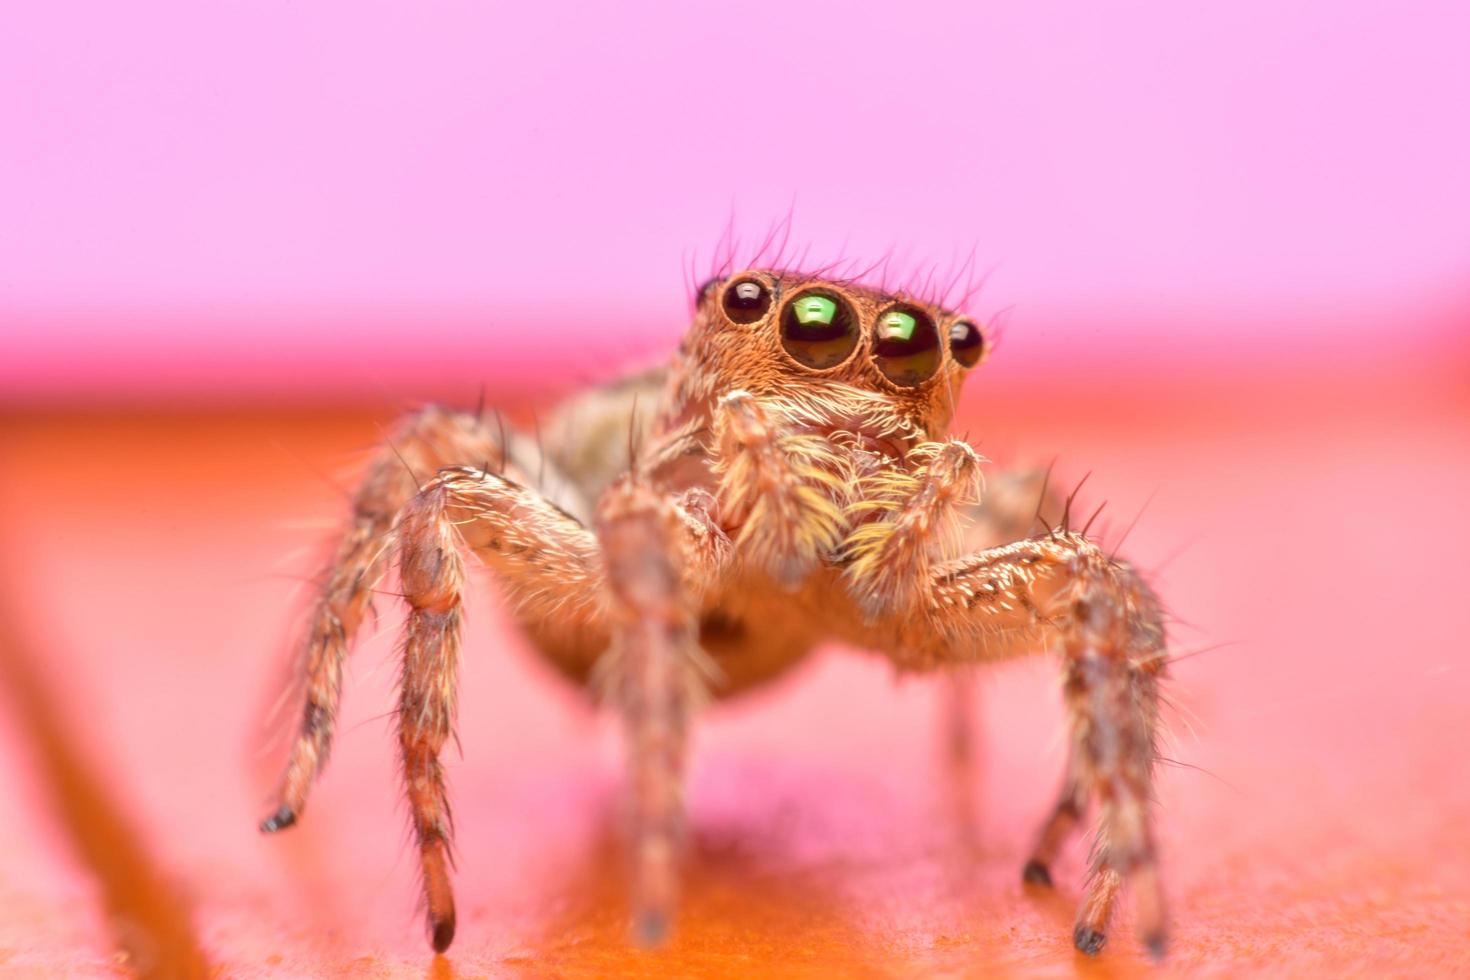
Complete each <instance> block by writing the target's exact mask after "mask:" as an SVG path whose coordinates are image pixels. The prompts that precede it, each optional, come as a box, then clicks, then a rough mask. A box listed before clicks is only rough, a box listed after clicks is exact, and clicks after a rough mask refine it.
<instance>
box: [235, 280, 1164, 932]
mask: <svg viewBox="0 0 1470 980" xmlns="http://www.w3.org/2000/svg"><path fill="white" fill-rule="evenodd" d="M986 346H987V345H986V339H985V337H984V334H983V332H982V331H981V330H980V329H979V327H977V326H976V325H975V324H974V323H973V322H972V321H969V320H968V319H967V318H965V317H963V316H960V315H958V314H955V313H953V312H950V311H947V310H943V309H940V308H939V307H938V306H937V305H935V304H931V303H925V302H923V301H921V300H919V299H915V298H913V297H907V296H901V295H889V294H885V293H883V292H880V291H878V290H874V289H870V288H865V287H861V286H856V285H853V284H851V283H846V282H833V281H827V280H822V279H818V278H814V277H808V276H800V275H794V274H790V273H784V272H771V271H765V270H751V271H748V272H745V273H741V274H738V275H734V276H730V277H727V278H724V279H720V280H716V281H714V282H712V283H710V284H708V285H707V286H706V287H705V289H704V290H703V291H702V292H701V295H700V297H699V301H698V304H697V309H696V313H695V318H694V322H693V324H692V326H691V328H690V330H689V332H688V333H687V335H686V336H685V339H684V341H683V343H682V344H681V345H680V349H679V352H678V354H677V355H676V357H675V358H674V360H673V363H672V365H671V366H670V367H669V369H668V370H667V371H657V372H651V373H648V374H645V375H641V376H638V377H636V378H632V379H629V380H627V381H624V382H621V383H619V384H617V385H613V386H609V387H607V388H603V389H597V390H595V391H592V392H589V393H588V394H586V395H584V396H581V397H579V398H577V399H574V400H572V401H571V402H569V403H567V404H566V405H565V406H563V408H562V409H561V410H560V413H559V415H558V417H557V418H556V419H554V420H553V421H552V423H551V424H550V425H549V426H548V428H547V437H546V438H545V439H544V440H543V439H536V440H532V439H528V438H527V437H525V436H524V435H521V434H518V433H515V432H508V431H506V430H504V429H503V428H501V427H500V426H497V425H491V424H487V423H486V421H485V420H483V419H481V418H478V417H474V416H468V415H461V414H455V413H449V412H445V411H443V410H439V409H430V410H427V411H426V412H424V413H421V414H420V415H418V416H415V417H414V418H412V419H410V420H408V421H407V422H406V423H405V424H404V426H403V427H402V429H400V431H399V432H397V433H396V434H395V436H394V437H393V438H392V440H391V442H392V444H393V446H392V449H391V450H390V451H386V452H384V453H383V455H382V456H381V457H380V459H379V460H378V462H377V463H376V464H375V465H374V467H373V468H372V469H371V470H370V472H369V474H368V476H367V478H366V480H365V482H364V484H363V487H362V489H361V490H360V492H359V494H358V497H357V500H356V503H355V506H354V515H353V518H352V521H351V523H350V524H349V526H348V528H347V531H346V532H345V534H344V536H343V539H342V541H341V542H340V543H339V545H338V547H337V551H336V554H335V557H334V559H333V561H332V562H331V564H330V565H329V567H328V569H327V573H326V578H325V580H324V582H323V586H322V590H321V593H320V595H319V597H318V600H317V603H316V605H315V607H314V609H313V613H312V617H311V625H310V632H309V636H308V642H307V645H306V653H305V662H304V671H303V677H304V688H305V708H304V712H303V716H302V724H301V732H300V735H299V737H298V739H297V742H296V745H295V747H294V749H293V754H292V758H291V761H290V763H289V765H288V768H287V771H286V775H285V778H284V783H283V788H282V794H281V804H280V806H279V808H278V809H277V811H276V812H275V813H274V814H273V815H272V816H271V817H270V818H268V819H267V820H266V821H265V823H264V824H263V829H265V830H267V831H274V830H279V829H282V828H284V827H286V826H289V825H290V824H292V823H294V821H295V820H296V818H297V815H298V814H299V813H300V812H301V809H302V807H303V806H304V804H305V800H306V796H307V792H308V789H309V787H310V784H311V781H312V779H313V778H314V777H315V775H316V774H317V773H318V771H319V770H320V768H321V766H322V764H323V763H324V762H325V759H326V756H327V752H328V749H329V747H330V739H331V734H332V729H333V724H334V721H335V718H336V714H337V706H338V703H339V699H340V692H341V673H342V665H343V662H344V660H345V657H346V655H347V650H348V647H349V645H350V643H351V641H352V639H353V636H354V634H355V633H356V631H357V628H358V626H359V624H360V623H361V621H362V618H363V615H364V613H365V611H366V609H367V606H368V603H369V599H370V596H371V594H372V590H373V587H374V585H375V583H376V582H377V581H378V580H379V579H380V578H381V576H382V575H383V573H384V572H385V570H386V566H387V565H388V563H389V562H390V561H391V560H393V559H394V558H396V561H397V565H398V570H399V574H400V578H401V580H402V586H403V594H404V597H405V599H406V600H407V604H408V622H407V625H406V628H405V641H404V653H403V675H402V693H401V699H400V705H399V725H400V744H401V751H402V757H403V766H404V778H405V782H406V785H407V789H408V798H409V803H410V809H411V812H412V815H413V822H414V831H415V836H416V839H417V842H418V846H419V850H420V857H421V861H422V864H423V870H424V881H425V894H426V897H427V904H428V917H429V926H430V931H431V934H432V939H433V944H434V947H435V948H436V949H438V950H442V949H444V948H446V947H447V946H448V944H449V942H450V940H451V939H452V937H453V932H454V922H455V919H454V907H453V898H452V895H451V892H450V887H449V879H448V871H447V868H448V858H447V846H448V836H449V827H448V817H447V813H448V811H447V800H446V793H445V787H444V783H443V777H442V771H441V769H440V766H439V761H438V756H439V751H440V749H441V748H442V746H443V744H444V742H445V740H446V739H447V738H448V737H449V735H450V733H451V726H452V721H453V714H454V706H455V701H454V677H455V667H456V663H457V659H458V656H459V649H460V647H459V643H460V600H461V596H462V592H463V588H464V584H465V583H464V566H463V561H464V556H465V554H466V553H467V552H468V553H471V554H473V555H474V556H476V557H477V558H478V559H479V560H480V561H481V562H482V563H483V564H484V565H486V566H488V567H489V568H490V569H491V570H492V571H493V572H494V573H495V576H496V578H497V579H498V580H499V582H500V584H501V586H502V588H503V590H504V591H505V593H506V594H507V596H508V598H509V600H510V601H511V603H512V604H513V607H514V609H515V610H516V614H517V617H518V619H519V621H520V623H521V624H522V626H523V627H524V629H525V630H526V631H527V633H528V635H529V636H530V638H531V640H532V641H533V643H534V644H535V645H536V647H537V648H538V649H539V650H540V651H541V652H542V653H543V654H544V655H545V657H546V659H547V660H548V661H549V662H551V663H552V664H554V665H555V666H556V667H557V668H558V669H559V670H560V671H562V672H563V673H564V674H565V675H566V676H568V678H569V679H571V680H572V681H573V682H575V683H577V684H579V685H581V686H583V687H584V688H587V689H588V690H591V691H594V692H596V693H598V694H599V695H600V696H601V697H603V698H606V699H607V700H608V701H609V702H610V703H611V704H613V705H614V706H615V707H616V708H617V709H618V710H619V711H620V712H621V713H622V716H623V719H624V725H625V731H626V738H627V748H628V755H629V770H628V777H629V786H628V789H629V795H630V803H631V806H630V811H631V814H632V829H631V836H632V846H633V849H634V868H635V875H634V880H635V886H634V887H635V893H634V896H633V904H634V921H635V934H636V935H637V936H638V937H639V938H640V939H641V940H642V941H645V942H656V941H658V940H659V939H660V938H661V937H662V936H663V935H664V933H665V931H666V929H667V925H668V922H669V919H670V917H671V915H672V913H673V911H674V906H675V900H676V894H677V879H678V872H677V865H678V852H679V843H680V840H681V837H682V830H683V805H682V772H683V761H684V752H685V742H686V733H687V730H688V727H689V725H690V723H691V721H692V719H693V717H694V715H695V714H696V712H697V710H698V707H699V705H700V704H701V703H702V702H703V701H704V699H706V698H708V697H725V696H729V695H731V694H735V693H738V692H740V691H742V690H746V689H748V688H750V687H751V686H753V685H756V684H759V683H761V682H763V681H766V680H768V679H770V678H772V677H774V676H776V675H778V674H780V673H781V672H782V671H784V670H786V669H788V668H789V667H790V666H792V665H793V664H794V663H796V662H797V661H799V660H800V659H801V658H802V657H803V656H805V655H806V654H807V653H808V652H809V651H810V650H811V649H812V648H813V647H814V646H815V645H816V644H818V643H820V642H823V641H825V640H829V639H836V640H840V641H844V642H846V643H848V644H850V645H852V646H855V647H859V648H865V649H868V650H872V651H874V652H876V653H879V654H882V655H885V656H887V657H888V658H890V659H891V660H892V661H893V662H894V663H895V664H896V665H897V666H898V667H899V668H901V669H906V670H928V669H934V668H938V667H944V666H955V665H964V664H973V663H976V662H981V661H986V660H993V659H998V658H1002V657H1008V656H1015V655H1019V654H1026V653H1033V652H1040V651H1045V650H1055V651H1057V652H1059V653H1060V654H1061V658H1062V661H1063V665H1064V672H1065V677H1066V684H1065V692H1066V696H1067V706H1068V709H1069V717H1070V727H1071V755H1070V759H1069V763H1068V771H1067V773H1066V776H1065V778H1064V783H1063V790H1062V793H1061V795H1060V798H1059V800H1058V801H1057V803H1056V805H1055V807H1054V809H1053V812H1052V815H1051V816H1050V818H1049V819H1048V820H1047V821H1046V823H1045V824H1044V826H1043V827H1042V830H1041V833H1040V835H1039V837H1038V842H1037V846H1036V848H1035V850H1034V852H1033V854H1032V855H1031V859H1030V861H1028V862H1027V864H1026V868H1025V877H1026V880H1027V881H1029V882H1032V883H1034V884H1042V885H1049V884H1050V874H1049V870H1048V866H1049V864H1050V863H1051V861H1052V859H1053V858H1054V857H1055V855H1056V852H1057V850H1058V849H1059V848H1060V846H1061V845H1062V843H1063V842H1064V841H1065V839H1066V838H1067V836H1068V835H1069V833H1070V832H1071V831H1072V829H1073V828H1074V827H1075V825H1076V824H1077V823H1078V822H1079V820H1080V819H1081V817H1082V816H1083V815H1084V813H1085V810H1086V807H1087V805H1088V803H1089V801H1092V800H1095V801H1096V802H1097V803H1098V839H1097V847H1096V858H1095V865H1094V870H1093V873H1092V876H1091V878H1090V880H1089V883H1088V887H1087V890H1086V893H1085V895H1084V898H1083V901H1082V905H1081V908H1080V909H1079V912H1078V919H1077V925H1076V929H1075V933H1074V937H1073V938H1074V942H1075V943H1076V945H1077V947H1078V948H1079V949H1081V950H1083V951H1084V952H1089V953H1094V952H1097V951H1098V950H1099V949H1100V948H1101V947H1102V944H1103V942H1104V941H1105V938H1106V930H1107V924H1108V922H1109V920H1110V917H1111V914H1112V911H1113V907H1114V905H1115V902H1116V898H1117V895H1118V892H1119V890H1120V887H1121V885H1122V884H1123V883H1124V881H1125V880H1130V879H1131V881H1132V884H1133V887H1134V889H1135V891H1136V894H1137V900H1138V912H1139V928H1140V932H1141V934H1142V936H1143V938H1144V940H1145V942H1146V943H1147V944H1148V946H1149V947H1150V949H1151V950H1153V951H1154V952H1155V953H1159V952H1161V951H1162V948H1163V942H1164V914H1163V903H1162V899H1161V897H1160V889H1159V883H1158V878H1157V875H1156V872H1155V859H1154V845H1153V838H1152V831H1151V821H1150V814H1149V811H1150V807H1151V802H1150V786H1151V776H1152V768H1153V763H1154V755H1155V753H1154V739H1155V728H1156V724H1157V683H1158V678H1159V676H1160V675H1161V674H1162V671H1163V668H1164V665H1165V663H1166V659H1167V658H1166V655H1165V651H1164V635H1163V629H1162V625H1161V613H1160V609H1159V605H1158V603H1157V601H1156V600H1155V599H1154V597H1153V595H1152V594H1151V592H1150V591H1149V590H1148V589H1147V588H1146V586H1144V584H1143V583H1142V582H1141V581H1140V580H1139V578H1138V576H1137V575H1136V574H1135V573H1134V572H1133V571H1132V570H1131V569H1130V568H1129V567H1128V566H1126V565H1124V564H1122V563H1120V562H1117V561H1114V560H1113V559H1112V558H1111V557H1110V556H1107V555H1104V554H1103V553H1102V552H1101V551H1100V550H1099V549H1098V548H1097V547H1096V546H1095V545H1094V544H1093V543H1092V542H1090V541H1089V540H1088V539H1087V538H1086V536H1085V533H1077V532H1075V531H1073V530H1071V529H1070V528H1069V527H1067V526H1066V524H1067V521H1066V520H1065V519H1064V520H1063V522H1062V525H1063V526H1061V527H1053V526H1049V525H1048V526H1046V527H1044V528H1043V530H1042V531H1041V533H1038V534H1035V535H1030V534H1029V532H1030V530H1031V528H1032V527H1033V526H1034V525H1033V518H1034V516H1035V514H1036V513H1037V512H1038V511H1040V510H1041V506H1040V503H1041V502H1040V501H1039V500H1038V497H1040V496H1043V495H1044V492H1045V491H1044V486H1041V485H1039V484H1040V483H1041V481H1040V480H1038V479H1036V478H1035V477H1032V476H1026V475H1016V474H1007V475H1002V477H1001V479H1000V480H999V482H998V485H997V486H996V487H995V488H994V492H992V493H990V494H985V495H983V500H982V493H981V487H982V481H981V472H980V464H981V462H982V461H981V459H980V457H979V456H978V455H977V454H976V453H975V451H974V450H973V449H971V448H970V446H969V445H968V444H966V443H964V442H962V441H957V440H952V439H950V438H949V432H948V429H949V424H950V421H951V418H952V415H953V410H954V404H955V397H956V394H957V392H958V389H959V386H960V384H961V383H962V382H963V380H964V378H965V376H966V375H967V374H968V372H969V370H970V369H971V368H973V367H974V366H975V365H976V364H977V363H978V362H979V360H980V359H981V355H982V354H983V353H984V352H985V349H986ZM416 474H417V475H416ZM429 474H436V475H434V476H433V477H432V478H428V476H429ZM1006 542H1013V543H1006Z"/></svg>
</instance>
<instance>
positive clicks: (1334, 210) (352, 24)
mask: <svg viewBox="0 0 1470 980" xmlns="http://www.w3.org/2000/svg"><path fill="white" fill-rule="evenodd" d="M1467 38H1470V5H1467V4H1464V3H1461V2H1444V3H1409V4H1393V5H1390V4H1378V3H1361V2H1360V3H1325V2H1319V3H1297V4H1279V3H1273V2H1264V0H1254V2H1243V3H1241V2H1237V3H1231V4H1217V5H1208V6H1206V5H1193V4H1191V5H1181V4H1172V3H1165V2H1160V0H1151V2H1143V3H1133V4H1127V5H1116V6H1110V7H1109V8H1108V9H1106V10H1105V9H1103V8H1099V7H1092V6H1088V5H1081V4H1057V3H1045V4H1022V3H1011V4H1004V5H1000V4H971V3H963V2H954V3H944V4H936V5H923V4H918V5H914V4H910V5H904V6H903V7H902V9H899V8H895V7H894V6H892V5H890V4H883V3H877V2H868V3H802V4H790V3H786V2H778V3H743V4H739V5H731V6H729V7H725V8H723V9H717V8H715V7H713V6H707V5H695V4H682V3H637V4H627V3H620V4H615V5H614V4H608V5H600V4H569V3H564V2H552V3H536V4H494V5H492V4H486V3H480V2H477V3H467V2H457V3H449V2H445V3H436V4H432V5H390V4H381V3H368V4H363V3H345V2H314V3H282V2H251V3H225V2H216V3H197V2H182V0H143V2H140V3H135V4H125V5H108V4H96V3H90V4H79V3H66V2H62V3H50V4H23V5H12V7H11V9H9V10H8V11H7V13H6V15H5V17H4V25H3V28H0V133H3V137H0V138H3V147H4V151H3V153H0V391H3V392H5V393H6V394H5V396H3V397H8V398H9V399H12V400H15V399H19V400H21V401H22V402H24V401H28V400H31V399H34V398H43V399H54V398H58V397H59V398H63V399H66V400H73V399H77V398H86V397H95V396H104V397H114V396H118V395H127V396H130V397H143V398H154V397H158V396H164V397H172V396H177V395H194V396H206V397H213V396H218V395H221V394H229V393H236V394H241V393H243V394H254V395H257V396H258V395H261V394H263V393H267V392H273V393H275V394H277V395H280V394H288V395H300V394H302V393H310V394H313V395H316V394H326V395H332V396H341V395H344V394H353V393H357V394H367V395H368V396H369V397H374V398H376V397H378V396H380V395H382V394H396V393H400V392H401V391H403V390H418V389H422V388H424V387H426V386H429V385H430V384H431V383H432V382H433V380H434V379H442V380H444V381H445V383H458V382H469V381H473V382H475V383H478V382H479V381H485V382H486V383H488V384H492V385H494V384H498V383H512V382H517V381H518V382H519V383H522V384H525V383H527V381H528V379H535V378H539V377H543V376H547V375H555V376H558V377H567V376H569V374H570V373H575V372H578V371H588V370H596V369H597V368H599V367H600V366H605V365H606V364H607V363H608V361H609V360H610V359H611V358H614V357H617V358H625V357H630V356H634V355H637V354H639V353H642V352H657V351H660V350H662V349H666V348H667V346H668V344H669V342H670V341H671V339H672V338H673V337H674V336H676V335H677V333H678V332H679V330H680V327H681V325H682V321H683V318H684V316H685V314H686V285H685V281H684V280H685V276H686V269H687V267H688V266H689V265H690V264H691V262H693V263H697V264H699V266H700V268H704V267H706V266H707V265H708V261H709V256H710V253H711V252H712V251H713V248H714V246H715V244H716V241H717V240H718V238H719V236H720V233H721V231H722V229H723V228H724V226H725V224H726V222H727V221H728V220H729V219H730V218H731V217H732V215H733V217H734V219H735V222H736V226H737V228H738V229H739V230H740V231H741V232H742V233H743V234H744V236H745V238H746V240H747V241H750V240H752V239H757V238H759V237H761V235H763V234H764V233H765V231H766V230H767V228H769V227H770V225H771V223H772V222H773V221H776V220H779V219H780V218H781V217H782V216H784V215H785V214H786V213H787V212H788V210H790V209H792V208H793V207H794V212H795V230H794V233H793V241H794V242H795V243H796V244H797V245H799V246H802V247H805V246H810V248H811V255H812V256H813V257H814V258H818V259H821V260H826V259H829V258H832V257H834V256H837V255H846V256H851V257H854V258H857V259H876V258H878V257H880V256H882V255H883V254H886V253H888V252H889V251H890V250H891V251H892V253H893V254H894V256H895V257H896V259H897V261H898V263H899V264H900V265H905V266H907V267H909V268H923V267H925V266H926V265H927V264H930V263H933V264H935V265H937V266H938V267H939V268H940V270H941V271H944V270H946V269H948V268H949V267H950V266H952V265H953V264H955V263H957V262H959V261H961V260H963V259H964V258H965V257H966V256H967V255H969V254H970V253H971V251H972V250H973V252H974V254H975V257H976V266H977V268H978V269H979V270H980V271H981V272H989V273H990V277H989V279H988V280H987V283H986V286H985V288H984V290H983V291H982V293H981V295H980V297H979V298H978V300H977V301H976V303H975V304H974V306H975V309H974V312H976V313H977V314H979V315H981V316H989V315H992V314H994V313H996V312H997V311H999V310H1001V309H1010V310H1011V311H1012V312H1011V313H1010V327H1009V331H1008V336H1007V338H1006V342H1007V347H1008V348H1009V349H1008V351H1007V352H1006V354H1007V358H1008V359H1009V360H1010V363H1012V364H1013V365H1016V366H1017V369H1019V370H1026V369H1028V366H1029V368H1033V369H1034V368H1036V367H1038V366H1040V365H1042V364H1043V363H1046V364H1052V365H1064V366H1071V367H1073V368H1078V369H1085V368H1087V367H1089V366H1092V365H1096V364H1099V363H1103V364H1106V365H1108V366H1109V368H1110V369H1111V370H1124V369H1126V368H1127V367H1128V366H1129V365H1134V366H1142V367H1143V368H1145V369H1153V368H1154V367H1156V366H1157V365H1158V364H1159V363H1170V364H1181V365H1183V366H1185V367H1189V366H1194V367H1201V366H1210V365H1218V364H1221V363H1227V364H1241V363H1246V362H1251V363H1260V362H1266V363H1271V362H1276V361H1282V360H1284V361H1288V362H1292V363H1296V362H1301V361H1303V360H1304V359H1305V360H1311V361H1314V362H1315V363H1319V364H1320V363H1323V361H1322V360H1321V359H1326V360H1325V362H1326V363H1329V364H1331V363H1334V362H1335V361H1336V360H1343V359H1346V360H1354V361H1358V362H1363V363H1370V364H1371V363H1374V362H1376V361H1379V360H1381V359H1385V358H1389V359H1392V358H1401V357H1408V358H1413V359H1423V358H1425V357H1427V356H1433V352H1435V351H1436V350H1439V349H1442V348H1443V346H1444V345H1445V344H1446V343H1447V342H1453V343H1455V344H1457V345H1458V344H1459V340H1458V338H1460V337H1461V336H1462V335H1463V334H1464V333H1465V332H1466V322H1467V318H1466V316H1465V314H1466V311H1467V310H1470V276H1467V272H1470V180H1467V177H1466V175H1467V174H1470V126H1467V125H1466V124H1465V118H1466V117H1465V112H1466V105H1467V103H1470V58H1467V57H1466V56H1465V52H1466V40H1467ZM1456 349H1457V350H1463V348H1461V347H1458V346H1457V348H1456Z"/></svg>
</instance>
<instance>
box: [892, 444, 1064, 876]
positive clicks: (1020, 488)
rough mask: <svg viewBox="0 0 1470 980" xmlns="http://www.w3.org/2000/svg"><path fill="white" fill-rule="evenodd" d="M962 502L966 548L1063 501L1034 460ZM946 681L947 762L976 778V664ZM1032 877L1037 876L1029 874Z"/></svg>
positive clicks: (1027, 525)
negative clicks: (978, 497)
mask: <svg viewBox="0 0 1470 980" xmlns="http://www.w3.org/2000/svg"><path fill="white" fill-rule="evenodd" d="M961 504H962V506H961V511H962V523H961V528H960V534H961V536H962V538H963V541H964V545H963V548H964V553H965V554H969V553H971V552H975V551H982V550H984V549H986V548H994V547H997V546H998V545H1003V544H1007V543H1009V542H1011V541H1016V540H1019V539H1021V538H1024V537H1026V536H1027V535H1028V534H1030V533H1031V531H1032V530H1033V529H1034V525H1035V524H1036V522H1037V521H1038V519H1039V518H1038V515H1045V514H1053V513H1055V514H1060V513H1061V501H1060V499H1058V497H1057V495H1056V493H1055V491H1054V489H1052V488H1051V487H1050V480H1049V479H1048V472H1047V470H1046V469H1043V468H1037V467H1030V466H1025V467H1014V468H1008V469H1003V470H1000V471H998V472H994V473H988V474H986V477H985V493H984V495H983V496H982V498H981V500H980V501H979V502H978V503H972V504H970V505H969V506H963V501H961ZM913 571H914V572H918V570H917V569H915V570H913ZM920 581H922V578H921V579H920ZM943 685H944V706H943V719H944V731H945V738H944V745H945V750H946V753H947V756H948V759H947V765H948V768H949V770H950V772H951V773H953V774H954V775H955V776H956V777H957V778H960V779H965V780H970V779H971V778H972V776H973V772H972V770H973V768H974V766H975V761H976V757H977V755H978V752H979V745H980V739H979V737H978V735H977V734H976V732H975V717H976V710H975V677H974V668H973V667H970V666H956V667H952V668H951V669H950V670H948V671H946V672H945V676H944V680H943ZM1053 851H1054V849H1053ZM1049 860H1050V859H1048V861H1049ZM1028 870H1029V866H1028ZM1044 871H1045V868H1043V873H1044ZM1027 880H1032V879H1031V878H1030V877H1029V876H1028V879H1027Z"/></svg>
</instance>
